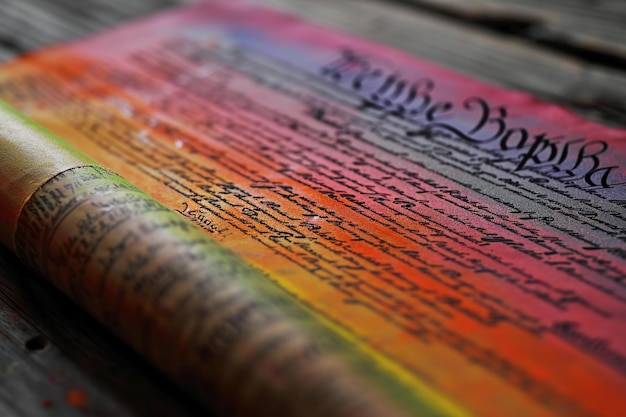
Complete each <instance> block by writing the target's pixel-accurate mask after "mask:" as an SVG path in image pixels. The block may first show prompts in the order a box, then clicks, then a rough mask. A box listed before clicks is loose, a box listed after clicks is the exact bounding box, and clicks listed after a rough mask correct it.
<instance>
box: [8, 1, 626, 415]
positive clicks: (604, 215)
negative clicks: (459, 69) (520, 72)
mask: <svg viewBox="0 0 626 417" xmlns="http://www.w3.org/2000/svg"><path fill="white" fill-rule="evenodd" d="M0 98H2V99H4V100H6V101H8V102H9V103H11V104H12V105H13V106H15V107H16V108H18V109H19V110H20V111H21V112H22V113H24V114H25V115H27V116H28V117H29V118H31V119H32V120H35V121H36V122H38V123H40V124H42V125H43V126H45V127H46V128H47V129H50V130H51V131H52V132H54V133H55V134H56V135H58V136H60V137H62V138H63V139H65V140H66V141H67V142H69V143H71V144H72V145H74V146H76V147H77V148H79V149H81V150H82V151H83V152H85V153H86V154H88V155H89V156H90V157H92V158H94V159H95V160H97V161H98V162H99V163H101V164H103V165H105V166H106V167H108V168H110V169H112V170H114V171H116V172H118V173H120V174H121V175H122V176H124V177H125V178H126V179H127V180H129V181H130V182H132V183H133V184H135V185H136V186H138V187H139V188H141V189H143V190H145V191H147V192H148V193H149V194H151V195H152V196H153V197H155V198H156V199H158V200H159V201H161V202H162V203H164V204H165V205H167V206H168V207H170V208H171V209H172V210H175V211H178V212H179V213H180V214H181V215H182V216H184V217H186V218H188V219H189V220H191V221H192V222H193V223H195V224H196V225H198V226H199V227H201V228H202V229H203V230H205V231H206V233H207V234H209V235H210V236H211V237H212V238H213V239H215V240H217V241H219V242H221V243H222V244H223V245H224V246H226V247H227V248H229V249H231V250H232V251H234V252H235V253H236V254H238V255H239V256H240V257H241V258H243V259H245V260H246V261H247V262H249V263H250V264H252V265H253V266H255V267H256V268H258V269H259V270H261V271H262V272H263V273H264V275H265V276H266V278H267V279H268V280H270V281H272V282H273V283H275V285H277V286H279V287H281V288H283V289H285V290H286V291H288V292H289V293H290V294H291V295H292V296H293V298H294V299H296V300H298V302H299V303H301V304H302V305H304V306H306V307H307V308H308V309H310V310H311V311H312V312H314V313H315V315H316V316H317V318H318V320H319V321H320V323H322V324H324V325H325V326H329V327H331V328H332V329H333V330H335V331H336V332H339V333H340V334H342V335H343V336H345V338H347V339H348V340H350V341H351V343H353V344H354V345H355V346H357V348H358V349H359V350H360V351H362V352H364V353H365V354H366V355H367V356H369V357H370V358H372V359H373V360H374V361H375V362H376V363H377V366H378V367H380V368H381V369H382V370H383V371H384V372H385V373H386V375H388V376H389V377H391V378H393V379H394V380H396V381H397V382H398V384H399V385H401V386H404V387H409V391H410V392H411V394H410V395H413V396H414V397H415V398H416V399H419V401H420V402H426V403H427V404H428V405H429V407H431V408H432V409H433V410H438V412H439V413H440V414H442V415H450V416H470V415H475V416H555V415H556V416H567V417H570V416H616V417H620V416H624V415H626V289H625V281H626V261H625V259H626V244H625V243H624V242H625V240H626V209H625V207H626V170H625V169H624V164H625V163H626V148H625V146H626V131H624V130H621V129H614V128H608V127H604V126H601V125H598V124H595V123H592V122H589V121H586V120H583V119H581V118H580V117H578V116H575V115H573V114H571V113H569V112H567V111H565V110H563V109H560V108H558V107H556V106H554V105H551V104H547V103H544V102H541V101H539V100H537V99H535V98H533V97H531V96H529V95H528V94H526V93H521V92H514V91H509V90H505V89H502V88H497V87H494V86H490V85H486V84H484V83H481V82H478V81H475V80H473V79H470V78H468V77H466V76H463V75H460V74H458V73H455V72H453V71H451V70H448V69H444V68H441V67H439V66H436V65H434V64H431V63H429V62H425V61H422V60H420V59H418V58H415V57H410V56H407V55H405V54H403V53H402V52H399V51H396V50H393V49H391V48H389V47H387V46H383V45H379V44H375V43H372V42H369V41H366V40H362V39H355V38H353V37H351V36H348V35H344V34H341V33H337V32H333V31H330V30H327V29H324V28H320V27H316V26H313V25H310V24H308V23H305V22H303V21H301V20H298V19H296V18H294V17H291V16H288V15H285V14H281V13H277V12H274V11H270V10H267V9H264V8H259V7H256V6H250V5H249V4H247V3H244V2H240V1H215V2H210V3H202V4H198V5H194V6H191V7H188V8H183V9H178V10H172V11H168V12H166V13H164V14H161V15H157V16H155V17H151V18H148V19H145V20H141V21H138V22H134V23H131V24H128V25H126V26H122V27H120V28H118V29H115V30H113V31H109V32H106V33H104V34H101V35H97V36H95V37H91V38H88V39H84V40H80V41H78V42H75V43H71V44H66V45H60V46H57V47H52V48H48V49H45V50H43V51H40V52H36V53H33V54H30V55H26V56H24V57H22V58H21V59H19V60H17V61H15V62H13V63H10V64H8V65H6V66H4V67H3V68H2V69H1V70H0ZM380 381H381V382H380V383H381V384H386V382H385V381H386V379H385V378H381V379H380ZM406 403H407V404H411V400H407V402H406ZM407 408H409V409H410V405H409V406H407ZM409 411H411V410H409ZM413 411H415V414H416V415H422V414H420V411H419V410H413Z"/></svg>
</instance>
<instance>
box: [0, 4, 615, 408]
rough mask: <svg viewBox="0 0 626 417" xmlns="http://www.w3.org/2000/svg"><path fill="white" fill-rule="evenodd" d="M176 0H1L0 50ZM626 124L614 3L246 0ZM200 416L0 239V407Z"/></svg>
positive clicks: (80, 31) (85, 30)
mask: <svg viewBox="0 0 626 417" xmlns="http://www.w3.org/2000/svg"><path fill="white" fill-rule="evenodd" d="M185 2H189V1H188V0H83V1H74V0H55V1H51V0H0V61H6V60H9V59H11V58H12V57H14V56H16V55H19V54H21V53H25V52H27V51H30V50H33V49H36V48H40V47H42V46H45V45H47V44H51V43H57V42H63V41H67V40H71V39H75V38H79V37H81V36H84V35H86V34H89V33H93V32H96V31H99V30H103V29H106V28H107V27H110V26H113V25H115V24H119V23H121V22H124V21H127V20H130V19H132V18H135V17H139V16H143V15H146V14H149V13H151V12H153V11H157V10H161V9H164V8H167V7H172V6H175V5H176V4H180V3H185ZM256 2H257V3H263V4H268V5H271V6H274V7H277V8H281V9H284V10H288V11H291V12H293V13H295V14H298V15H301V16H304V17H306V18H308V19H310V20H312V21H315V22H318V23H321V24H323V25H326V26H329V27H333V28H338V29H341V30H344V31H346V32H351V33H354V34H357V35H360V36H364V37H368V38H372V39H375V40H377V41H380V42H383V43H387V44H390V45H393V46H395V47H397V48H399V49H402V50H405V51H407V52H408V53H411V54H415V55H418V56H420V57H422V58H426V59H429V60H432V61H435V62H438V63H439V64H442V65H444V66H447V67H450V68H453V69H455V70H457V71H459V72H464V73H466V74H469V75H471V76H473V77H476V78H479V79H482V80H485V81H488V82H490V83H493V84H498V85H502V86H506V87H509V88H513V89H518V90H525V91H529V92H531V93H533V94H535V95H537V96H539V97H541V98H543V99H546V100H548V101H552V102H555V103H558V104H561V105H563V106H565V107H568V108H570V109H572V110H574V111H576V112H578V113H580V114H582V115H583V116H584V117H588V118H591V119H594V120H598V121H601V122H603V123H606V124H610V125H616V126H623V127H626V1H623V0H594V1H590V0H387V1H385V0H315V1H311V0H256ZM199 414H206V412H204V411H202V410H200V409H199V408H198V407H197V405H195V404H194V403H193V402H192V401H191V400H190V399H189V398H187V397H186V396H185V394H184V393H182V392H180V391H179V390H178V389H177V388H176V387H175V386H174V385H173V384H171V383H170V382H169V381H168V380H167V378H165V377H163V376H162V375H160V374H159V372H158V371H156V370H155V369H153V368H152V367H151V366H150V365H149V364H147V363H146V362H145V361H143V360H142V358H140V357H139V356H137V355H136V354H134V353H133V352H132V351H131V350H130V349H128V348H127V347H126V346H124V345H122V344H121V343H120V342H119V341H118V340H117V339H115V337H113V336H112V335H111V334H109V333H108V332H107V330H106V329H104V328H102V327H101V326H100V325H99V324H98V323H96V322H95V321H94V320H92V319H91V318H89V317H87V316H86V315H85V314H84V313H82V312H81V311H80V310H79V309H78V308H77V307H76V306H74V305H73V304H72V303H71V302H70V301H68V300H67V299H66V298H65V297H64V296H63V295H61V294H60V293H59V292H58V291H56V290H55V289H54V288H53V287H52V286H51V285H49V284H48V283H46V282H45V281H44V280H43V279H42V278H41V277H39V276H37V275H36V274H34V273H32V272H30V271H29V270H28V269H27V268H26V267H25V266H24V265H22V264H20V262H19V261H18V260H17V259H15V257H14V256H13V255H12V254H11V253H10V252H9V251H8V250H7V249H5V248H3V247H0V416H3V417H4V416H72V415H93V416H144V415H150V416H191V415H199Z"/></svg>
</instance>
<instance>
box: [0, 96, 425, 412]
mask: <svg viewBox="0 0 626 417" xmlns="http://www.w3.org/2000/svg"><path fill="white" fill-rule="evenodd" d="M0 180H1V182H0V213H1V215H0V216H1V217H0V222H1V223H0V239H1V241H2V243H3V244H5V245H7V246H8V247H10V248H12V249H13V250H14V251H15V253H16V254H17V255H18V256H19V257H20V258H21V259H22V260H23V261H24V262H25V263H26V264H28V265H30V266H32V267H33V268H35V269H37V270H38V271H39V272H41V273H42V274H43V275H44V276H45V277H46V278H47V279H49V280H50V281H52V282H53V283H54V284H55V285H56V286H57V287H58V288H59V289H61V290H62V291H63V292H64V293H65V294H67V295H68V296H69V297H70V298H72V299H73V300H74V301H75V302H77V303H78V304H80V305H81V306H82V307H83V308H84V309H85V310H87V311H88V312H89V313H90V314H92V315H93V316H94V317H96V318H97V319H98V320H99V321H101V322H102V323H103V324H104V325H105V326H107V327H108V328H110V329H111V330H112V331H114V332H115V333H116V334H118V335H119V336H120V337H121V338H122V339H123V340H125V341H126V342H127V343H129V344H130V345H132V346H133V347H134V348H135V349H136V350H137V351H138V352H139V353H140V354H142V355H143V356H145V357H147V358H148V359H149V360H151V361H152V362H153V363H154V364H155V365H157V366H158V367H159V368H160V369H162V370H163V371H165V372H166V373H168V374H169V375H170V376H171V377H172V378H173V379H174V380H176V381H177V382H178V383H179V384H181V385H183V386H184V387H186V388H188V389H189V390H190V391H191V392H192V393H194V394H195V396H196V397H197V398H199V399H200V401H203V402H205V403H206V404H208V405H209V407H211V408H217V409H218V410H220V411H221V412H223V413H225V414H227V415H233V414H237V415H255V416H269V415H272V416H385V417H388V416H394V415H404V413H403V412H401V411H398V409H397V405H396V403H395V402H394V400H391V399H389V398H388V397H387V396H385V395H383V394H382V392H380V390H379V389H378V388H377V387H376V385H375V384H371V383H370V382H369V380H368V379H366V378H364V377H363V376H362V375H361V373H360V372H359V371H357V370H355V369H354V367H353V366H351V365H350V364H349V362H347V361H345V360H344V359H343V357H342V356H341V355H340V354H336V353H334V352H331V351H329V350H328V349H327V348H326V347H325V343H324V342H323V341H324V340H326V339H328V338H330V339H332V337H333V336H330V335H329V334H326V333H325V331H324V330H322V329H321V328H319V327H317V326H315V325H313V324H312V322H313V321H314V320H312V319H311V318H310V315H309V314H308V313H307V312H306V311H305V310H303V309H302V308H301V307H300V306H299V305H298V304H297V303H296V302H294V301H293V300H292V299H291V298H290V297H289V296H287V295H285V294H283V293H282V292H281V291H280V290H278V289H277V288H275V287H274V286H273V284H271V283H270V282H269V280H267V278H266V277H263V276H262V275H261V273H260V272H258V271H256V270H255V269H253V268H251V267H249V266H247V265H246V264H245V263H244V262H243V261H242V260H240V259H239V258H238V257H236V256H235V255H233V254H232V253H230V252H229V251H227V250H226V249H224V248H223V247H222V246H221V245H220V244H219V243H217V242H215V241H213V240H211V239H210V238H209V237H207V236H206V235H205V234H204V233H203V232H201V231H200V230H198V229H196V227H195V226H194V225H192V224H191V223H189V222H187V221H186V220H185V219H184V218H183V217H182V216H180V215H178V214H176V213H174V212H172V211H170V210H169V209H167V208H166V207H164V206H163V205H162V204H160V203H159V202H157V201H156V200H154V199H153V198H151V197H150V196H148V195H147V194H145V193H143V192H142V191H140V190H139V189H137V188H136V187H134V186H133V185H132V184H130V183H128V182H127V181H125V180H124V179H123V178H121V177H120V176H118V175H117V174H115V173H114V172H112V171H110V170H108V169H106V168H104V167H102V166H99V165H97V164H96V163H94V162H93V161H92V160H90V159H88V158H87V157H85V156H83V155H81V154H80V153H79V152H78V151H76V150H74V149H72V148H71V147H70V146H69V145H67V144H65V143H63V142H62V141H61V140H60V139H58V138H56V137H54V136H53V135H52V134H50V133H48V132H46V131H44V130H42V129H40V128H38V127H36V126H35V125H33V124H31V123H30V122H28V121H27V120H26V119H24V118H23V117H21V116H20V115H18V114H17V113H16V112H15V111H14V110H12V109H11V108H9V107H8V106H7V105H5V104H1V105H0ZM416 411H417V410H416Z"/></svg>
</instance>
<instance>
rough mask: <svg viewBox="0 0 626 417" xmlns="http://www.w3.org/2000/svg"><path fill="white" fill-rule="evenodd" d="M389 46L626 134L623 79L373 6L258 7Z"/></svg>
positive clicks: (337, 0)
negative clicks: (525, 93)
mask: <svg viewBox="0 0 626 417" xmlns="http://www.w3.org/2000/svg"><path fill="white" fill-rule="evenodd" d="M257 2H258V3H263V4H270V5H273V6H275V7H278V8H281V9H283V10H287V11H289V12H291V13H294V14H297V15H300V16H302V17H305V18H308V19H310V20H314V21H316V22H319V23H321V24H323V25H326V26H329V27H332V28H336V29H340V30H343V31H348V32H351V33H354V34H356V35H359V36H363V37H368V38H371V39H374V40H377V41H379V42H382V43H386V44H389V45H393V46H394V47H396V48H398V49H401V50H404V51H406V52H408V53H411V54H413V55H417V56H419V57H422V58H424V59H428V60H431V61H434V62H437V63H439V64H441V65H444V66H447V67H449V68H451V69H454V70H455V71H460V72H464V73H466V74H468V75H471V76H473V77H475V78H478V79H482V80H484V81H486V82H489V83H491V84H498V85H502V86H505V87H509V88H514V89H519V90H525V91H529V92H531V93H533V94H534V95H537V96H539V97H542V98H544V99H546V100H548V101H552V102H555V103H558V104H561V105H563V106H565V107H569V108H570V109H572V110H574V111H577V112H579V113H581V114H582V115H584V116H585V117H588V118H591V119H595V120H599V121H601V122H604V123H607V124H612V125H616V126H626V73H625V72H623V71H619V70H613V69H607V68H605V67H603V66H601V65H596V64H593V63H590V62H587V61H585V60H583V59H577V58H574V57H571V56H569V55H566V54H558V53H554V52H553V51H551V50H547V49H545V48H541V47H537V46H535V45H532V44H529V43H528V42H525V41H524V40H521V39H518V38H514V37H506V36H495V35H494V34H493V33H491V32H489V31H486V30H481V29H480V28H476V27H470V26H463V25H458V24H456V23H455V22H453V21H450V20H449V19H446V18H442V17H440V16H439V15H436V14H431V13H415V9H414V8H413V7H410V6H406V5H402V4H397V3H395V2H388V3H383V2H380V1H375V0H317V1H315V2H311V1H307V0H257Z"/></svg>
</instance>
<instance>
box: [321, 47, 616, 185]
mask: <svg viewBox="0 0 626 417" xmlns="http://www.w3.org/2000/svg"><path fill="white" fill-rule="evenodd" d="M387 67H389V65H385V64H376V63H375V61H374V60H373V59H371V58H368V57H366V56H364V55H361V54H358V53H356V52H354V51H352V50H344V51H342V53H341V56H340V57H339V59H337V60H335V61H333V62H331V63H329V64H327V65H325V66H323V67H322V69H321V74H322V75H323V76H324V77H327V78H330V79H331V80H332V81H334V82H336V83H339V84H340V85H342V86H345V87H347V88H350V89H352V90H353V91H355V92H357V93H358V94H359V95H360V96H361V97H363V99H364V105H365V106H366V107H370V108H374V109H378V110H382V111H383V112H385V113H389V114H393V115H396V116H398V117H401V118H403V119H406V120H414V121H419V122H421V124H422V125H423V126H424V127H423V128H422V129H420V130H416V131H409V132H407V135H408V136H412V135H413V136H415V135H418V134H424V133H428V132H432V131H435V130H439V131H446V132H448V133H450V134H452V135H454V136H455V137H458V138H461V139H463V140H465V141H468V142H471V143H475V144H477V145H479V146H480V147H481V148H484V149H486V150H488V151H490V152H492V153H494V154H497V155H498V156H499V158H500V161H504V160H506V161H512V162H514V168H513V170H514V171H521V170H524V169H528V170H532V171H534V172H538V173H541V174H544V175H545V176H548V177H550V178H554V179H557V180H559V181H562V182H566V183H568V184H573V183H575V182H578V184H579V185H580V186H581V188H596V187H601V188H610V187H614V186H617V185H624V184H626V183H624V182H617V181H616V180H615V177H616V175H615V174H616V173H617V171H618V170H619V169H621V167H619V166H617V165H606V164H604V163H603V161H602V159H601V156H602V155H603V154H607V153H608V151H609V146H608V144H607V143H606V142H605V141H602V140H589V139H587V138H584V137H576V138H571V139H565V138H564V137H563V136H552V137H551V136H550V135H549V134H548V133H547V132H541V133H537V134H535V133H531V132H530V131H529V130H528V129H527V128H526V127H519V126H516V127H511V126H510V125H509V123H508V121H507V117H508V112H507V109H506V107H505V106H503V105H496V106H493V105H491V104H490V103H488V102H487V101H486V100H485V99H483V98H481V97H469V98H466V99H465V100H463V101H462V105H459V104H458V103H455V102H453V101H449V100H440V101H438V100H435V98H434V94H433V93H434V90H435V87H436V83H435V81H434V80H433V79H431V78H420V79H408V78H406V77H403V76H402V75H401V73H400V72H398V71H396V70H394V69H393V68H392V69H389V68H387ZM461 112H463V114H461ZM503 155H506V157H505V158H504V159H502V156H503ZM546 181H547V179H546Z"/></svg>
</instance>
